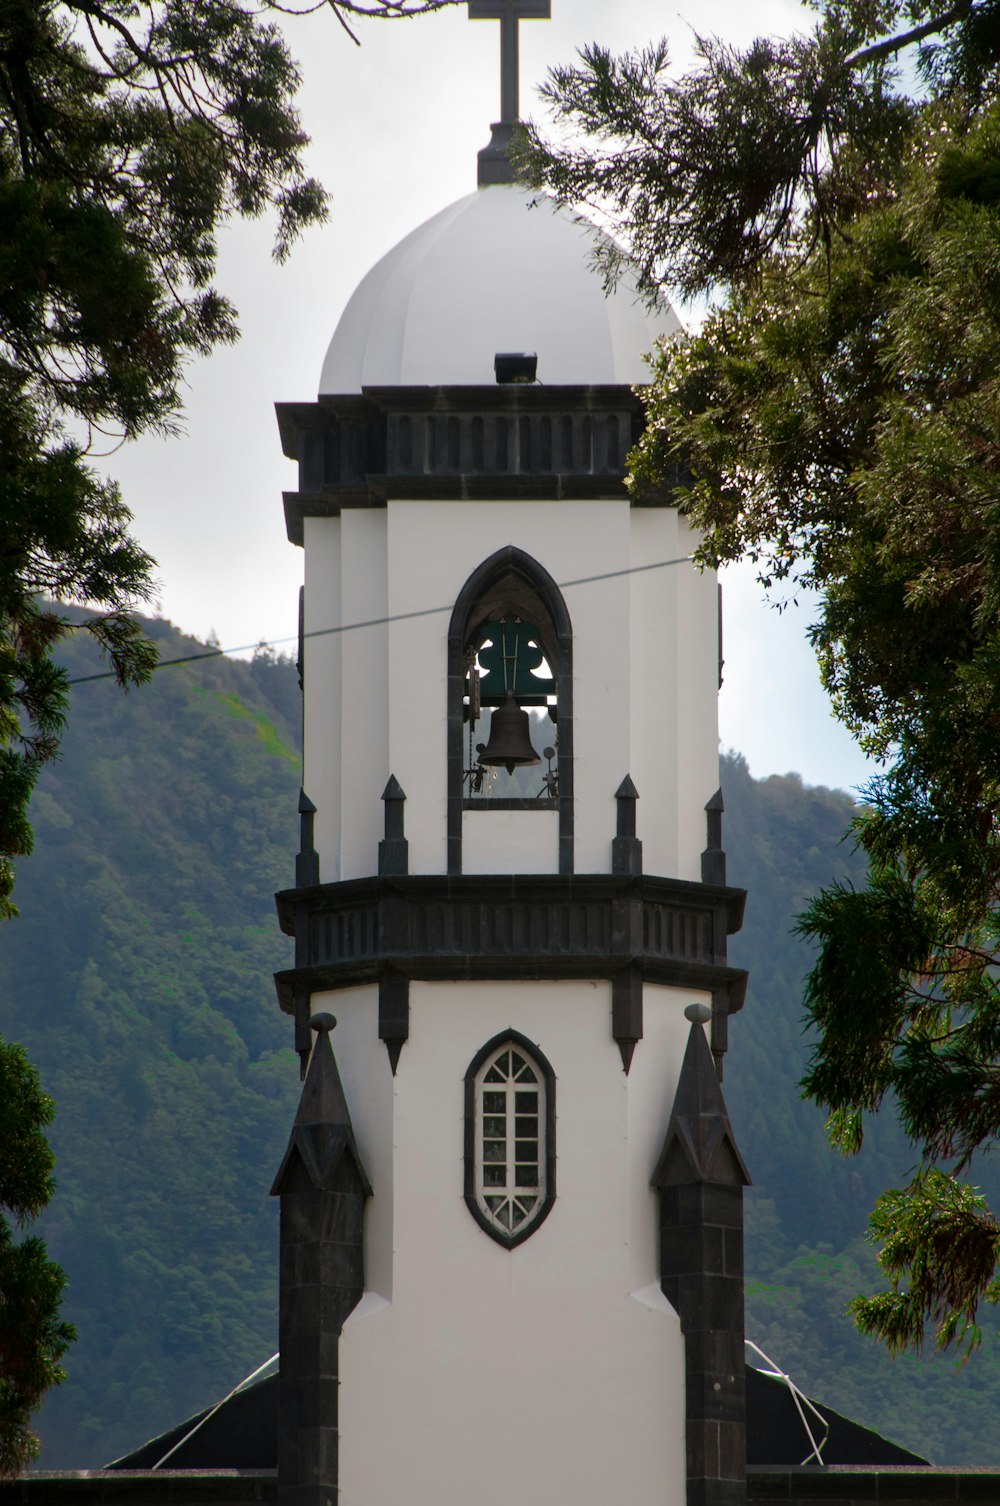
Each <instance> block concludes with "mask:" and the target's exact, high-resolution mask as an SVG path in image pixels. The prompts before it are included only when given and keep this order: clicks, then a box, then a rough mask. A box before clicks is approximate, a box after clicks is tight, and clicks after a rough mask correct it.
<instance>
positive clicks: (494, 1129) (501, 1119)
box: [483, 1114, 534, 1140]
mask: <svg viewBox="0 0 1000 1506" xmlns="http://www.w3.org/2000/svg"><path fill="white" fill-rule="evenodd" d="M517 1122H518V1126H520V1124H521V1121H520V1119H519V1120H518V1121H517ZM530 1122H531V1123H534V1120H532V1121H530ZM506 1133H507V1116H506V1114H496V1115H494V1116H493V1117H492V1118H491V1117H490V1116H487V1117H486V1118H485V1119H484V1120H483V1134H484V1135H488V1136H489V1137H490V1139H491V1140H502V1139H503V1137H504V1135H506ZM527 1133H528V1134H534V1130H529V1131H527Z"/></svg>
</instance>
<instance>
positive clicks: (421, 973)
mask: <svg viewBox="0 0 1000 1506" xmlns="http://www.w3.org/2000/svg"><path fill="white" fill-rule="evenodd" d="M276 898H277V905H278V916H279V920H280V923H281V927H282V930H284V931H285V932H286V934H288V935H292V936H294V937H295V939H296V966H295V967H294V968H290V969H288V970H286V971H283V972H280V973H277V974H276V975H275V982H276V985H277V989H278V997H279V1001H280V1003H281V1006H282V1008H283V1009H284V1010H285V1011H286V1012H287V1013H289V1014H294V1015H295V1016H296V1019H297V1020H298V1019H299V1015H300V1014H301V1013H302V1010H303V1007H304V1005H305V1003H307V1001H308V998H309V996H310V995H311V994H313V993H314V992H319V991H324V990H334V989H340V988H348V987H352V986H354V985H357V984H363V983H372V982H376V981H377V982H378V983H379V984H380V991H381V992H383V993H384V994H385V995H386V1000H385V1004H386V1018H385V1019H384V1020H383V1027H384V1029H383V1038H384V1039H386V1040H387V1041H388V1039H389V1033H390V1032H391V1033H392V1034H393V1037H394V1038H398V1040H399V1041H400V1042H402V1041H404V1040H405V1039H406V1034H407V1030H406V1022H405V1016H406V1010H405V1002H404V1000H403V998H402V997H400V998H398V999H396V998H395V994H396V993H399V992H400V988H401V987H402V989H403V990H404V991H405V985H406V983H407V982H408V981H409V980H410V979H426V980H434V979H442V980H446V979H452V980H461V979H468V980H470V981H471V980H489V979H529V978H530V979H563V978H607V979H610V980H612V982H613V984H614V985H615V987H616V988H619V989H627V988H628V987H629V986H631V984H632V983H633V982H634V981H636V980H638V981H646V982H650V983H662V984H668V985H672V986H675V987H682V988H690V989H693V990H697V991H699V992H710V993H711V994H712V997H713V1009H714V1014H715V1019H716V1024H717V1027H718V1036H719V1039H718V1041H717V1042H713V1044H715V1045H717V1048H718V1049H719V1050H720V1052H721V1050H724V1037H725V1031H724V1020H725V1017H726V1016H727V1015H729V1014H732V1013H735V1012H736V1011H737V1010H738V1009H740V1008H741V1007H742V1004H743V998H744V993H745V989H746V977H747V975H746V973H745V971H744V970H743V969H741V968H734V967H730V966H729V965H728V963H727V961H726V938H727V937H728V936H730V935H732V934H733V933H734V932H736V931H738V930H739V928H740V926H741V924H742V920H743V905H744V900H745V892H744V891H743V890H741V889H733V888H730V887H727V886H725V885H711V884H699V883H693V882H690V881H687V880H683V879H667V878H661V877H657V876H653V875H648V874H603V873H597V874H510V875H507V874H503V875H494V874H489V875H480V874H452V875H448V874H440V875H438V874H395V875H380V876H377V877H375V876H373V877H369V878H362V879H353V880H347V881H345V882H342V883H335V884H317V885H315V886H312V887H309V888H301V889H287V890H284V891H282V892H281V893H280V894H278V895H277V896H276ZM390 1016H391V1018H392V1021H393V1023H392V1024H391V1025H390V1022H389V1021H390ZM615 1034H616V1038H617V1037H618V1035H619V1034H621V1035H622V1037H623V1039H631V1040H632V1041H634V1040H635V1039H638V1038H640V1037H641V1021H640V1022H638V1026H637V1027H635V1026H633V1027H627V1026H625V1025H622V1027H621V1029H620V1031H619V1030H618V1029H616V1031H615ZM397 1055H398V1053H397ZM623 1061H624V1053H623ZM624 1064H625V1066H626V1069H627V1062H625V1063H624Z"/></svg>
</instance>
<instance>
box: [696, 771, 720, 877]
mask: <svg viewBox="0 0 1000 1506" xmlns="http://www.w3.org/2000/svg"><path fill="white" fill-rule="evenodd" d="M724 810H725V806H724V805H723V802H722V791H721V790H716V792H715V794H714V795H713V796H712V798H711V800H710V801H709V802H708V804H707V805H706V806H705V828H706V846H705V851H704V852H703V853H702V855H701V881H702V883H703V884H724V883H725V882H726V854H725V852H724V851H723V847H722V812H723V811H724Z"/></svg>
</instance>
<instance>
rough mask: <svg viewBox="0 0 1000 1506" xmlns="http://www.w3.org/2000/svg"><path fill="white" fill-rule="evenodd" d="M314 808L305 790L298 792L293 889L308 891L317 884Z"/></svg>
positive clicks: (317, 864)
mask: <svg viewBox="0 0 1000 1506" xmlns="http://www.w3.org/2000/svg"><path fill="white" fill-rule="evenodd" d="M315 827H316V807H315V806H314V805H313V803H312V801H311V800H310V799H309V796H308V795H307V794H306V792H305V790H299V851H298V852H297V853H296V855H295V887H296V889H309V888H312V886H313V885H314V884H318V883H319V853H318V852H317V851H316V847H315V845H314V844H315V841H316V837H315Z"/></svg>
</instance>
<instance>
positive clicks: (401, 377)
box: [319, 185, 681, 394]
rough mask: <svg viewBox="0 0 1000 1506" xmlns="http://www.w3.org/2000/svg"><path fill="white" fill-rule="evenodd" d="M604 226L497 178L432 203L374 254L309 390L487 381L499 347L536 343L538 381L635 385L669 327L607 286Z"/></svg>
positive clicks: (672, 318) (670, 317) (623, 288)
mask: <svg viewBox="0 0 1000 1506" xmlns="http://www.w3.org/2000/svg"><path fill="white" fill-rule="evenodd" d="M600 234H601V232H600V231H597V230H595V229H594V227H592V226H589V225H586V224H583V223H581V222H580V221H579V220H578V219H577V218H575V217H574V216H573V215H572V214H571V213H569V212H568V211H566V210H561V209H558V208H557V207H556V206H555V205H554V204H553V203H552V202H551V200H548V199H544V198H539V197H538V196H537V195H535V194H531V193H528V192H526V191H525V190H524V189H522V188H520V187H515V186H507V185H502V186H501V185H495V186H491V187H489V188H480V189H479V190H478V191H477V192H476V193H472V194H469V195H468V196H467V197H466V198H464V199H459V200H458V201H457V203H455V204H452V205H450V206H449V207H448V208H447V209H443V210H442V211H441V212H440V214H436V215H434V216H433V217H432V218H431V219H429V220H427V221H426V222H425V223H424V224H423V225H420V226H418V228H417V229H416V230H414V231H412V232H411V233H410V234H409V235H408V236H406V237H405V238H404V239H403V240H401V241H400V242H399V244H398V245H397V246H394V247H393V249H392V250H391V251H390V252H389V253H388V254H387V255H386V256H383V257H382V259H381V261H379V262H377V263H376V264H375V266H374V267H373V268H372V270H371V271H370V272H369V273H368V274H367V276H366V277H364V278H363V279H362V281H361V283H360V284H359V285H358V287H357V289H356V290H355V292H354V294H353V295H352V297H351V299H350V301H349V303H348V305H347V307H346V309H345V310H344V313H343V316H342V317H341V320H340V323H339V324H338V325H337V328H336V331H335V332H334V336H333V339H332V340H331V341H330V348H329V350H328V351H327V353H326V360H325V361H324V362H323V373H322V376H321V377H320V386H319V390H320V393H321V394H324V393H355V392H360V391H361V390H362V388H363V387H425V386H431V387H437V386H472V385H476V386H480V385H481V386H489V385H492V384H493V383H494V382H495V380H496V378H495V374H494V370H493V357H494V356H495V355H496V353H497V352H498V351H533V352H535V353H537V356H538V380H539V381H540V382H544V383H545V384H546V385H547V386H553V385H563V384H565V385H570V386H599V385H604V384H618V383H633V382H645V381H648V380H649V368H648V366H647V365H646V362H645V361H644V360H643V357H644V355H645V354H646V353H647V352H649V351H651V350H652V348H653V346H654V344H655V342H656V340H657V339H658V338H659V337H660V336H662V335H669V334H672V333H674V332H675V331H677V330H679V329H680V327H681V325H680V321H679V320H678V318H677V316H676V314H675V313H674V311H673V309H672V308H671V307H670V306H669V304H667V303H666V302H664V303H663V304H662V305H661V306H660V307H659V308H657V309H656V310H650V309H649V308H648V307H647V306H646V305H645V303H644V302H643V301H642V300H641V299H640V298H639V296H638V295H637V293H636V291H635V287H634V284H632V283H631V282H629V281H628V280H627V279H626V278H624V277H623V278H622V279H621V281H620V282H619V285H618V287H617V288H616V290H615V291H614V292H613V293H611V294H610V295H609V296H605V293H604V288H603V286H602V282H601V276H600V273H599V272H597V271H596V270H595V269H594V266H593V260H592V258H593V249H594V238H595V237H596V236H599V235H600Z"/></svg>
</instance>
